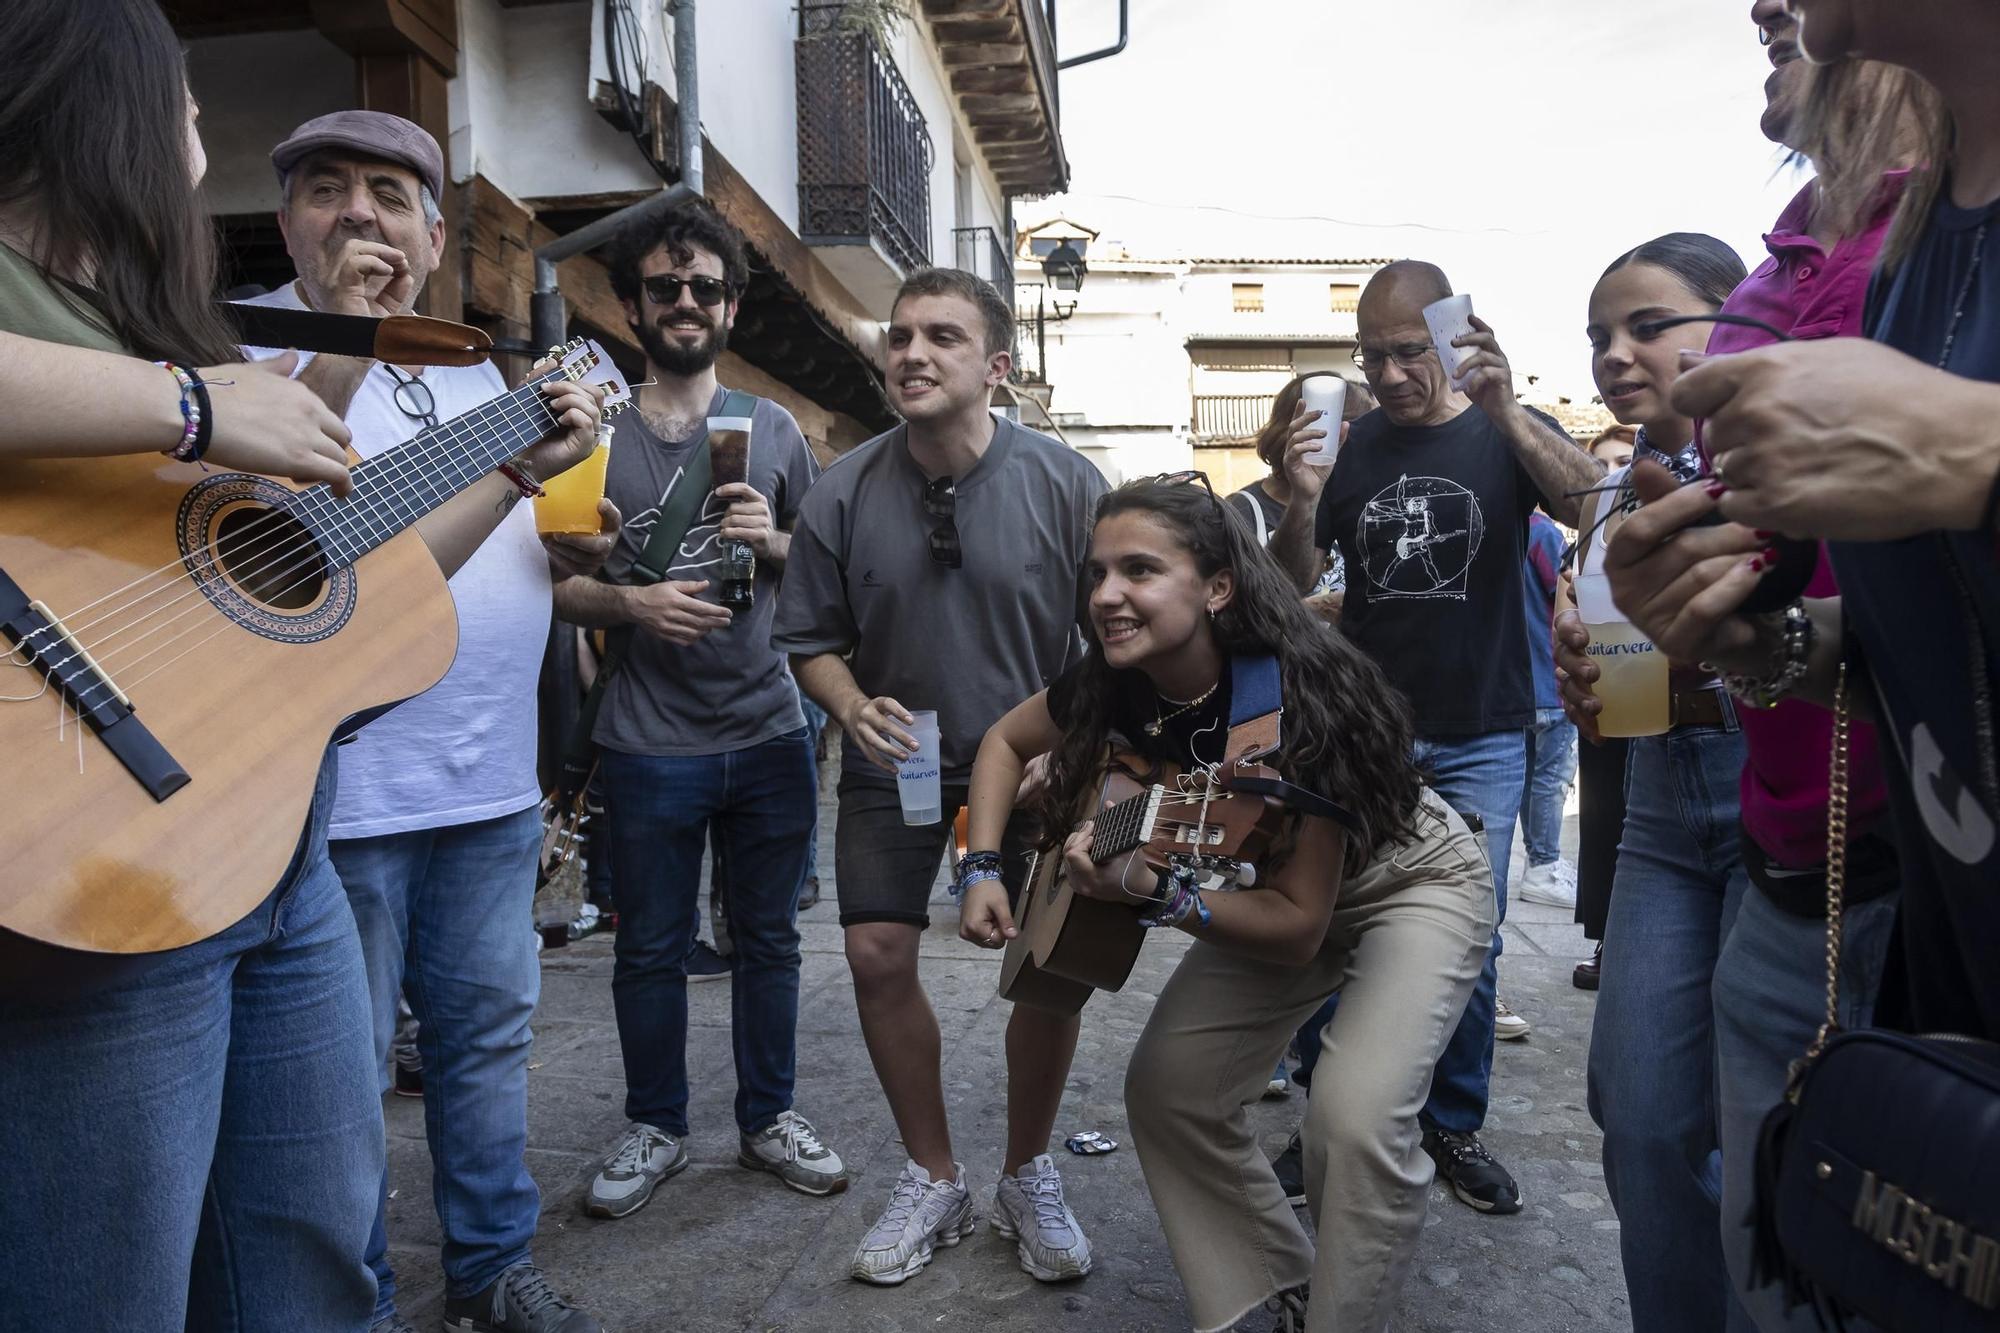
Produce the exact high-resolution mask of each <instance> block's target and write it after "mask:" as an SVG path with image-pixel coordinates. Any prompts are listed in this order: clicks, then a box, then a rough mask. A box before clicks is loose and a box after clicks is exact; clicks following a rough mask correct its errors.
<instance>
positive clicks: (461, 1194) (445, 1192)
mask: <svg viewBox="0 0 2000 1333" xmlns="http://www.w3.org/2000/svg"><path fill="white" fill-rule="evenodd" d="M541 834H542V823H541V817H540V815H539V813H538V812H537V811H536V810H535V809H534V808H533V807H532V806H531V807H529V808H528V809H526V810H521V811H517V812H516V813H514V814H511V815H502V816H500V817H499V818H497V819H485V820H480V821H478V822H476V823H471V824H452V825H448V826H446V827H444V828H433V829H417V830H414V831H412V832H409V833H391V834H386V835H384V836H382V837H379V838H340V839H336V840H335V841H334V842H333V843H332V844H331V845H330V850H331V851H332V853H333V864H334V868H335V869H336V870H338V871H339V872H340V880H341V883H342V884H344V885H345V886H346V888H347V899H348V901H349V902H350V903H352V904H353V906H354V920H355V924H357V925H358V926H359V927H360V928H361V950H362V952H363V953H364V954H365V955H366V956H367V959H368V993H369V999H370V1002H371V1004H372V1006H373V1009H374V1015H373V1023H372V1030H373V1032H374V1037H375V1077H374V1079H373V1081H372V1085H373V1087H374V1088H375V1090H376V1094H377V1095H378V1096H379V1095H380V1094H381V1092H382V1091H384V1090H385V1089H386V1087H387V1084H388V1077H389V1063H388V1061H389V1046H390V1042H391V1040H392V1039H393V1037H394V1035H395V1031H396V998H397V996H399V995H407V996H408V997H409V1001H410V1011H411V1012H412V1013H414V1014H415V1015H416V1017H417V1050H418V1053H419V1054H420V1055H421V1056H422V1058H423V1069H424V1137H425V1138H426V1139H428V1140H429V1142H430V1149H431V1199H432V1202H433V1203H434V1204H435V1206H436V1208H437V1216H438V1225H439V1227H440V1229H441V1230H442V1231H443V1233H444V1252H443V1264H444V1276H445V1288H446V1290H447V1291H448V1292H449V1294H451V1295H453V1296H470V1295H472V1294H474V1293H476V1292H479V1291H481V1290H484V1289H485V1288H486V1287H487V1286H488V1285H490V1284H491V1283H492V1281H493V1280H494V1279H495V1278H497V1277H498V1276H500V1274H501V1273H502V1272H504V1271H505V1270H507V1269H508V1268H511V1267H513V1266H514V1265H515V1264H518V1263H521V1262H522V1261H524V1260H526V1259H527V1257H528V1247H529V1244H530V1242H532V1241H533V1240H534V1236H535V1222H536V1219H537V1218H538V1217H539V1216H540V1215H541V1206H542V1198H541V1194H540V1192H539V1191H538V1190H537V1189H536V1188H535V1181H534V1177H532V1176H531V1175H529V1174H528V1168H527V1164H526V1163H525V1162H524V1161H523V1160H522V1154H523V1152H524V1151H525V1150H526V1148H527V1146H528V1049H529V1046H530V1045H531V1043H532V1042H533V1041H534V1034H533V1033H532V1032H531V1031H530V1030H529V1028H528V1022H529V1020H530V1019H531V1018H532V1017H533V1016H534V1012H535V1002H536V1000H537V999H538V998H540V995H541V989H542V972H541V965H540V962H539V960H537V958H536V957H535V927H534V896H535V856H536V853H537V852H538V851H539V850H540V847H541ZM380 1179H381V1184H382V1187H383V1190H384V1191H386V1189H387V1186H388V1177H387V1175H386V1174H384V1175H383V1176H382V1177H381V1178H380ZM383 1212H384V1210H383V1208H382V1207H381V1206H380V1204H379V1203H378V1207H377V1210H376V1216H375V1229H374V1234H373V1235H372V1236H370V1238H369V1241H368V1266H369V1267H370V1268H372V1269H374V1270H375V1278H376V1282H377V1284H378V1287H379V1294H378V1295H377V1298H376V1317H377V1318H381V1317H382V1316H384V1315H387V1314H389V1313H390V1312H392V1311H393V1310H394V1309H395V1308H396V1300H395V1296H396V1279H395V1275H394V1273H393V1272H391V1271H390V1268H389V1254H388V1251H389V1241H388V1235H387V1233H386V1232H385V1231H384V1228H383V1223H384V1217H383Z"/></svg>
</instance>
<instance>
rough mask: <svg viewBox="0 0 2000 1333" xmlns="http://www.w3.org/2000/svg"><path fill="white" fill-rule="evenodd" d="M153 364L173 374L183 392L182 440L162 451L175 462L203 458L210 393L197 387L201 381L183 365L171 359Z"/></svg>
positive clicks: (189, 461)
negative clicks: (204, 419)
mask: <svg viewBox="0 0 2000 1333" xmlns="http://www.w3.org/2000/svg"><path fill="white" fill-rule="evenodd" d="M153 364H154V365H156V366H158V367H160V369H162V370H164V371H166V372H167V373H168V374H169V375H172V376H173V377H174V383H175V384H176V385H177V386H178V387H179V388H180V392H181V438H180V442H179V443H178V444H175V445H172V446H171V447H169V448H166V449H162V450H160V452H161V453H163V454H165V455H167V456H168V457H169V458H172V459H173V460H174V461H175V462H179V463H193V462H197V461H199V460H200V458H201V451H202V450H203V449H205V448H206V447H207V438H206V437H205V436H204V435H203V433H202V407H203V405H204V404H205V403H206V402H207V399H208V395H207V393H206V392H202V391H199V390H198V389H197V385H198V384H199V381H198V380H196V379H195V377H194V376H193V375H192V374H190V373H189V372H188V371H187V370H185V369H183V368H182V367H180V366H177V365H175V364H174V363H173V362H171V361H155V362H154V363H153Z"/></svg>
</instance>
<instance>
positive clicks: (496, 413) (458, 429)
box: [289, 371, 557, 567]
mask: <svg viewBox="0 0 2000 1333" xmlns="http://www.w3.org/2000/svg"><path fill="white" fill-rule="evenodd" d="M554 378H556V372H553V371H552V372H549V373H547V374H543V375H539V376H537V377H535V378H534V379H531V380H529V381H528V382H527V383H525V384H523V385H522V386H521V387H520V388H518V389H515V390H514V391H513V392H511V393H504V394H502V395H500V396H499V397H498V398H495V399H493V400H492V401H491V402H488V403H482V404H481V405H480V406H478V407H475V408H473V409H472V410H471V411H470V412H467V413H466V414H465V415H463V416H458V417H453V418H452V419H451V420H450V421H446V422H443V423H441V424H439V425H436V426H432V427H429V428H428V429H425V430H423V431H421V432H419V433H418V434H417V436H416V437H415V438H414V439H412V440H410V441H409V442H408V443H406V444H402V445H399V446H397V447H396V448H394V449H391V450H389V451H387V452H386V453H381V454H377V455H376V456H375V457H373V458H371V459H369V460H368V461H367V462H365V463H362V464H361V465H360V466H358V467H356V468H355V469H354V470H353V477H354V491H353V493H352V494H351V495H348V496H346V497H345V498H341V497H337V496H335V495H334V494H333V492H332V490H331V489H329V488H328V487H326V486H324V485H320V486H312V487H308V488H307V489H305V490H303V491H300V492H299V493H298V495H297V496H296V497H295V498H294V500H293V502H292V504H291V505H290V506H289V509H290V511H291V514H292V517H294V518H295V519H297V520H298V521H299V522H300V523H301V524H303V525H304V526H305V527H306V528H307V530H308V531H310V532H311V533H312V535H313V537H314V538H315V539H316V540H317V541H318V542H319V545H320V549H321V550H322V551H324V552H325V553H326V557H327V559H328V560H329V561H330V562H331V563H332V564H333V565H335V566H336V567H341V566H346V565H351V564H353V563H354V562H355V561H356V560H359V559H360V558H361V557H362V556H364V555H366V554H368V552H370V551H372V550H374V549H375V548H376V547H378V546H380V545H381V544H382V543H383V542H386V541H388V540H389V539H390V538H391V537H394V536H396V535H397V534H398V533H400V532H402V531H403V530H404V529H405V528H408V527H409V526H410V525H411V524H413V523H415V522H416V521H417V520H418V519H420V518H422V517H423V516H424V515H426V514H428V513H430V512H431V511H432V510H434V509H436V508H438V507H439V506H440V505H442V504H444V502H445V501H447V500H449V499H451V498H452V497H453V496H454V495H457V494H458V493H459V492H460V491H463V490H464V489H465V488H466V487H468V486H470V485H472V483H474V482H475V481H478V480H479V479H480V478H481V477H483V476H485V475H486V474H487V473H489V472H491V471H492V470H493V469H494V468H495V467H496V466H498V465H499V464H500V463H502V462H505V461H506V460H507V459H509V458H512V457H513V456H514V455H516V454H518V453H520V452H521V450H523V449H525V448H526V447H527V446H529V445H531V444H533V443H535V441H537V440H539V439H542V438H543V437H544V436H546V435H547V434H548V433H549V432H550V431H552V430H554V429H555V428H556V424H557V422H556V414H555V413H554V412H552V411H551V410H550V408H549V400H548V399H547V397H545V396H544V395H543V393H542V385H543V384H545V383H547V382H548V381H549V380H552V379H554Z"/></svg>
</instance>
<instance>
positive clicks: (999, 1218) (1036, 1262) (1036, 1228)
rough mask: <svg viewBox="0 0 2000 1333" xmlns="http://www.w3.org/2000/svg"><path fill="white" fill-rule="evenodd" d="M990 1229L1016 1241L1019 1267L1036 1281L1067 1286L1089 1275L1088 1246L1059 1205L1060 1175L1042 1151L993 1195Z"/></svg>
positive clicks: (1070, 1215) (1068, 1213) (1073, 1217)
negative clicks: (1071, 1280)
mask: <svg viewBox="0 0 2000 1333" xmlns="http://www.w3.org/2000/svg"><path fill="white" fill-rule="evenodd" d="M993 1230H994V1231H996V1232H998V1233H999V1234H1000V1235H1002V1236H1004V1237H1006V1238H1007V1239H1008V1240H1011V1241H1017V1242H1019V1244H1018V1245H1017V1247H1016V1251H1015V1252H1016V1253H1018V1254H1019V1255H1020V1256H1021V1267H1022V1268H1025V1269H1026V1270H1027V1271H1028V1275H1029V1276H1030V1277H1032V1278H1034V1279H1035V1280H1036V1281H1038V1282H1066V1281H1068V1280H1069V1279H1071V1278H1079V1277H1082V1276H1083V1275H1084V1274H1085V1273H1088V1272H1089V1271H1090V1242H1089V1241H1088V1240H1086V1239H1085V1238H1084V1234H1083V1228H1082V1227H1080V1226H1078V1225H1077V1221H1076V1214H1075V1213H1072V1212H1071V1211H1070V1210H1069V1205H1068V1204H1067V1203H1065V1202H1063V1187H1062V1177H1061V1176H1060V1175H1058V1174H1057V1173H1056V1164H1055V1161H1054V1160H1053V1159H1052V1158H1050V1157H1049V1155H1048V1154H1047V1153H1043V1154H1042V1155H1041V1156H1040V1157H1037V1158H1036V1159H1035V1160H1034V1161H1032V1162H1030V1163H1029V1164H1028V1166H1027V1168H1026V1169H1025V1170H1024V1171H1023V1172H1022V1173H1021V1174H1020V1175H1018V1176H1002V1177H1000V1188H999V1189H997V1190H995V1191H994V1192H993Z"/></svg>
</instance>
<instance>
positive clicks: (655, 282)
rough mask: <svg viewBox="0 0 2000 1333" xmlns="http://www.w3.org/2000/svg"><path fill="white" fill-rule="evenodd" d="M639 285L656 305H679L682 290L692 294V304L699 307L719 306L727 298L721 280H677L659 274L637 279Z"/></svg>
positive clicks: (667, 274) (727, 292)
mask: <svg viewBox="0 0 2000 1333" xmlns="http://www.w3.org/2000/svg"><path fill="white" fill-rule="evenodd" d="M639 285H640V286H641V287H644V288H645V289H646V295H648V296H650V297H652V298H653V301H654V303H655V304H657V305H679V304H680V303H681V289H682V288H686V289H687V290H688V291H691V292H693V293H694V303H695V304H696V305H701V306H718V305H721V304H722V303H723V301H724V300H725V299H727V297H728V296H729V284H728V283H726V282H724V281H723V280H722V279H721V278H677V277H675V276H674V275H673V274H671V273H661V274H655V275H654V276H653V277H650V278H641V279H639Z"/></svg>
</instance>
